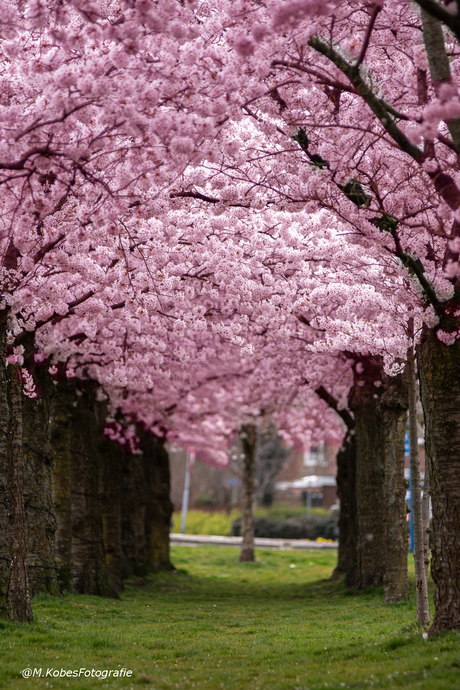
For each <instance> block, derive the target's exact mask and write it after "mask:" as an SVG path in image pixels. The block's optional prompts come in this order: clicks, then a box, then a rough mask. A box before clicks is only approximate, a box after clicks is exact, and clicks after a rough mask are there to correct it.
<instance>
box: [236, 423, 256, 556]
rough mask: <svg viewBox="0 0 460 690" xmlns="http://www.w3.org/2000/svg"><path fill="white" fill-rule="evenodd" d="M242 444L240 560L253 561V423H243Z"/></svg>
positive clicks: (254, 457)
mask: <svg viewBox="0 0 460 690" xmlns="http://www.w3.org/2000/svg"><path fill="white" fill-rule="evenodd" d="M240 438H241V442H242V445H243V452H244V459H243V475H242V485H243V514H242V522H241V534H242V537H243V543H242V545H241V553H240V561H254V488H255V486H254V485H255V465H256V442H257V429H256V426H255V425H254V424H245V425H244V426H243V427H242V429H241V433H240Z"/></svg>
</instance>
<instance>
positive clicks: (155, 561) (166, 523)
mask: <svg viewBox="0 0 460 690" xmlns="http://www.w3.org/2000/svg"><path fill="white" fill-rule="evenodd" d="M140 436H141V448H142V451H143V456H142V457H143V460H144V471H145V477H146V485H147V489H148V493H147V505H146V539H145V541H146V545H147V557H146V565H147V570H148V571H153V572H155V573H157V572H161V571H170V570H174V566H173V564H172V563H171V561H170V559H169V531H170V528H171V517H172V514H173V510H174V506H173V504H172V501H171V498H170V474H169V456H168V453H167V451H166V449H165V447H164V443H162V442H161V441H160V440H158V439H156V438H155V437H154V436H152V435H150V434H146V433H142V434H141V435H140Z"/></svg>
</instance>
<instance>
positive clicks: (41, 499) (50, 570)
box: [22, 364, 60, 596]
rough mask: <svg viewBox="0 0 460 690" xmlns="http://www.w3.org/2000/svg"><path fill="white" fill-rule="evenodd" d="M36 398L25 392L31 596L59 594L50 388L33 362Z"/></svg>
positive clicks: (25, 450)
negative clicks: (43, 593)
mask: <svg viewBox="0 0 460 690" xmlns="http://www.w3.org/2000/svg"><path fill="white" fill-rule="evenodd" d="M31 373H32V375H33V378H34V381H35V386H36V393H37V396H38V397H36V398H33V399H31V398H28V397H27V396H25V395H23V400H22V408H23V409H22V419H23V454H24V470H25V471H24V507H25V515H26V528H27V558H28V563H29V580H30V589H31V596H35V595H36V594H38V593H40V592H46V593H48V594H51V595H54V596H58V595H60V589H59V584H58V578H57V568H56V559H55V532H56V527H57V524H56V517H55V515H54V512H53V497H52V467H53V452H52V448H51V439H50V423H49V422H50V392H51V393H52V392H53V391H50V387H52V386H53V384H52V381H51V379H50V377H49V376H48V373H47V372H46V371H45V369H44V367H40V368H39V369H38V368H36V367H34V366H33V364H32V369H31Z"/></svg>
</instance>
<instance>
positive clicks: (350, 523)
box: [332, 430, 358, 588]
mask: <svg viewBox="0 0 460 690" xmlns="http://www.w3.org/2000/svg"><path fill="white" fill-rule="evenodd" d="M337 494H338V498H339V500H340V514H339V549H338V559H337V566H336V568H335V570H334V573H333V575H332V577H333V578H337V577H341V576H342V575H344V576H345V584H346V585H347V587H351V588H355V587H356V586H357V582H358V515H357V510H356V437H355V434H354V431H353V430H352V433H350V432H348V433H347V435H346V436H345V438H344V441H343V444H342V447H341V448H340V450H339V452H338V454H337Z"/></svg>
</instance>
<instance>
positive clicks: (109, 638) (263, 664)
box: [0, 546, 460, 690]
mask: <svg viewBox="0 0 460 690" xmlns="http://www.w3.org/2000/svg"><path fill="white" fill-rule="evenodd" d="M335 557H336V554H335V552H334V551H324V552H323V551H296V552H293V551H268V550H267V551H263V550H259V551H258V552H257V558H258V561H257V562H256V563H238V550H237V549H232V548H211V547H196V548H194V547H187V546H174V547H173V549H172V558H173V562H174V563H175V565H176V567H177V569H178V572H176V573H170V574H165V575H157V576H149V577H148V578H146V579H145V580H140V579H139V580H138V579H132V580H130V581H129V582H127V583H126V590H125V592H124V593H123V595H122V597H121V600H120V601H113V600H108V599H99V598H97V597H90V596H78V595H71V596H68V597H66V598H65V599H54V598H50V597H39V598H37V599H35V600H34V613H35V622H34V623H33V624H32V625H29V626H28V625H23V624H15V625H13V624H9V623H6V624H1V626H0V644H1V647H0V686H1V687H5V688H23V689H26V688H27V689H28V690H29V689H30V690H32V689H35V688H71V689H77V688H107V687H109V688H133V689H134V690H135V689H136V688H152V689H155V690H173V689H174V690H176V689H178V690H182V689H184V690H189V689H190V690H191V689H192V688H196V689H197V690H201V689H203V690H221V689H222V690H227V689H228V690H249V689H251V690H306V689H307V688H308V689H309V690H317V689H318V690H319V689H321V690H322V689H323V688H324V689H327V690H341V689H342V688H363V689H364V688H366V689H368V688H390V687H391V688H393V687H396V688H407V689H413V688H414V689H415V688H422V689H426V690H428V688H429V689H430V690H454V689H455V690H456V689H457V688H459V687H460V648H459V642H460V635H459V634H458V633H455V632H450V633H446V634H442V635H437V636H434V637H433V638H431V639H429V640H427V641H425V640H423V638H422V635H421V631H420V630H419V629H418V628H417V626H416V625H415V605H414V593H413V582H412V599H411V601H410V602H409V603H405V604H399V605H385V604H384V602H383V594H382V591H381V590H380V589H373V590H370V591H367V592H365V593H363V594H361V595H359V596H352V595H350V593H348V592H347V591H346V590H345V588H344V586H343V585H342V584H341V583H340V582H327V581H325V578H327V577H329V575H330V574H331V572H332V569H333V566H334V564H335ZM292 566H295V567H292ZM26 667H28V668H32V669H33V668H42V673H43V674H44V673H45V672H46V669H47V668H53V669H58V670H60V669H61V668H62V669H65V670H66V669H71V670H74V669H80V668H86V669H92V668H94V669H99V670H103V669H120V668H122V667H125V668H127V669H130V670H132V671H133V676H132V678H129V679H128V678H124V679H112V678H107V679H105V680H103V679H97V678H87V679H85V678H62V679H61V678H57V679H56V678H49V677H48V678H43V677H42V678H37V677H35V678H29V679H23V678H22V677H21V669H23V668H26Z"/></svg>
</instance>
